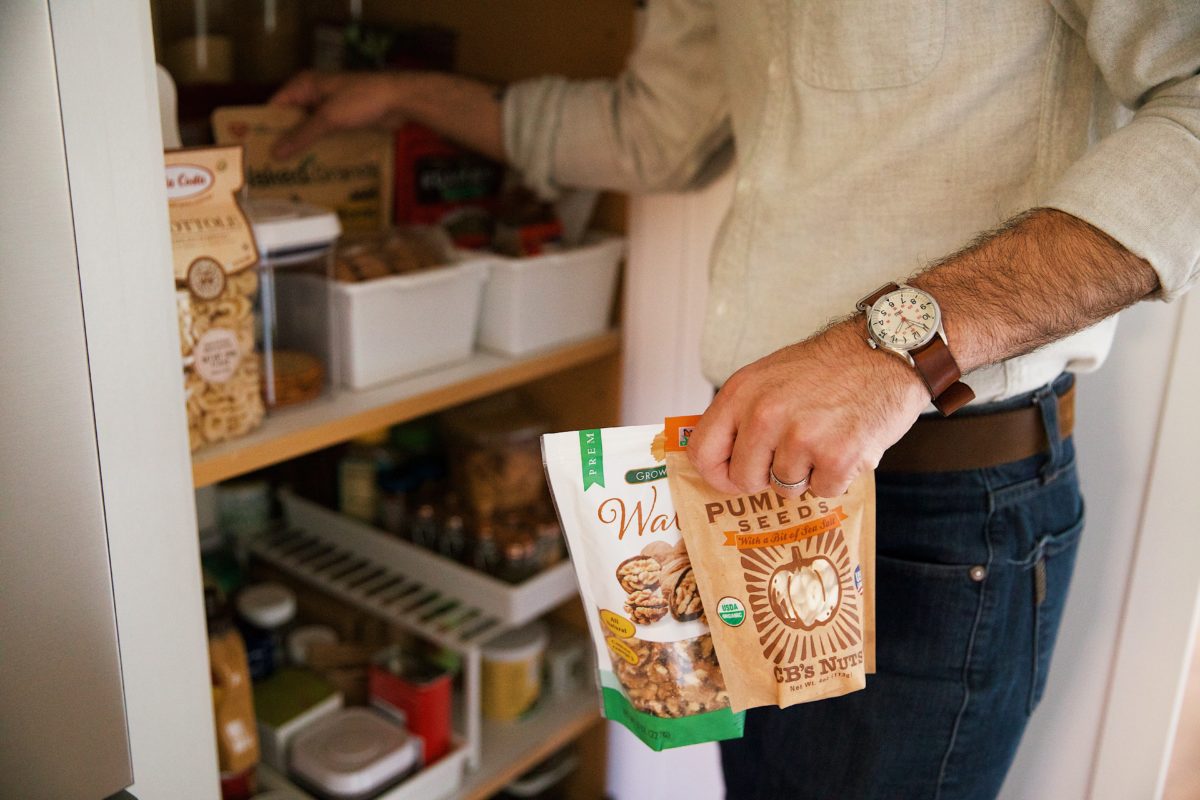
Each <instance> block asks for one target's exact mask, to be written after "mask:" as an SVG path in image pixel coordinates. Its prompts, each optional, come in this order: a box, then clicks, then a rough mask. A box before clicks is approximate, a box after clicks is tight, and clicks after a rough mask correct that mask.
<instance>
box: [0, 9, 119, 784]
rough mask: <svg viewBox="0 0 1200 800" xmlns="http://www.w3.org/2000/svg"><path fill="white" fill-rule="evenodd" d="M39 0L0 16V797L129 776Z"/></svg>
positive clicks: (75, 278)
mask: <svg viewBox="0 0 1200 800" xmlns="http://www.w3.org/2000/svg"><path fill="white" fill-rule="evenodd" d="M55 72H56V71H55V64H54V48H53V42H52V39H51V30H50V18H49V15H48V13H47V8H46V4H45V0H18V2H12V3H7V4H6V5H5V8H4V12H3V19H2V20H0V108H2V109H4V111H3V113H2V114H0V142H4V156H3V158H0V205H2V206H3V207H2V208H0V269H2V270H3V282H2V284H0V285H2V286H3V290H2V291H0V342H3V343H4V357H3V361H2V363H3V364H4V378H3V380H0V408H3V409H4V411H3V414H0V520H2V521H3V522H2V530H0V709H2V710H0V797H22V798H31V799H33V798H42V797H44V798H47V799H48V800H50V799H51V798H52V799H53V800H73V798H79V799H80V800H90V799H91V798H95V797H105V796H107V795H109V794H112V793H113V792H116V791H118V790H120V789H123V788H124V787H126V786H128V785H129V784H130V783H132V782H133V776H132V769H131V765H130V759H129V747H128V744H129V740H128V733H127V729H126V720H125V702H124V697H123V692H122V685H121V664H120V657H119V654H118V650H117V627H116V614H115V610H114V607H113V593H112V581H111V577H110V568H109V554H108V536H107V529H106V525H105V519H104V504H103V501H102V499H101V486H100V465H99V458H98V453H97V452H96V427H95V419H94V416H93V409H92V397H91V388H90V386H89V377H88V363H87V348H86V343H85V341H84V331H83V307H82V303H81V300H80V288H79V265H78V263H77V261H76V258H75V248H74V242H75V230H74V225H73V222H72V219H71V195H70V185H69V183H68V180H67V172H66V164H65V155H66V152H65V146H64V143H63V137H62V121H61V118H60V116H59V108H58V102H57V98H56V91H55V83H56V74H55Z"/></svg>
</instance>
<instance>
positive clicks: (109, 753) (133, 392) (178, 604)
mask: <svg viewBox="0 0 1200 800" xmlns="http://www.w3.org/2000/svg"><path fill="white" fill-rule="evenodd" d="M0 64H2V65H3V75H2V76H0V77H2V78H3V80H0V109H2V110H0V142H3V143H4V154H3V157H0V176H3V177H2V178H0V181H2V183H3V187H2V189H0V205H2V206H3V208H2V209H0V225H2V226H4V227H3V232H2V234H0V254H3V257H2V258H0V271H2V273H3V276H4V277H3V288H2V289H0V304H2V305H3V311H0V327H2V328H3V333H2V338H0V341H2V342H3V347H4V356H3V361H2V362H0V363H3V364H4V366H5V372H4V377H3V378H2V379H0V386H2V387H3V388H2V389H0V394H2V395H3V403H4V413H3V415H0V420H2V421H0V426H2V430H3V441H0V445H2V446H0V459H2V460H3V462H4V468H3V476H2V477H3V480H2V481H0V486H2V488H0V494H2V495H3V499H2V500H0V520H3V523H2V524H3V528H4V531H3V536H2V537H0V598H3V602H0V617H3V616H4V615H6V614H9V613H10V612H12V611H14V610H18V611H23V612H24V613H25V614H27V615H29V616H28V617H22V618H18V622H19V623H20V624H23V625H27V626H28V625H30V624H32V622H31V621H32V620H33V619H37V618H38V617H39V615H41V623H42V624H40V626H39V631H40V634H41V638H40V639H38V640H36V641H30V642H27V643H26V644H24V645H21V646H19V647H18V646H16V645H14V642H13V641H11V640H10V639H9V637H8V636H7V635H3V634H0V685H4V684H5V682H7V681H11V680H14V675H13V672H12V670H11V668H10V664H11V663H13V660H14V659H21V660H23V661H25V662H26V663H28V662H30V661H33V660H35V659H36V660H37V662H38V663H39V664H40V671H37V672H33V671H29V672H27V673H26V674H28V675H32V676H34V677H36V678H37V679H38V680H39V681H40V682H41V683H39V684H38V685H39V686H40V687H41V688H43V689H46V690H47V691H45V692H44V694H45V696H46V701H47V703H48V705H45V706H39V708H40V711H37V713H36V714H35V713H34V711H33V710H32V709H31V710H30V712H29V713H30V714H31V716H30V719H31V720H33V722H32V723H31V725H33V727H30V728H26V727H25V726H24V725H22V726H21V727H20V728H17V729H13V728H10V725H11V724H12V720H13V719H14V717H13V716H12V714H11V713H10V709H11V708H12V706H11V705H10V703H9V695H8V694H7V692H8V691H9V689H8V688H6V689H0V692H5V694H4V696H3V698H0V708H2V709H3V711H0V753H3V754H4V755H5V756H7V754H8V753H9V752H11V751H10V750H9V749H8V748H10V747H13V746H14V745H16V744H17V743H19V742H21V741H23V740H24V739H25V737H27V736H28V735H29V734H30V733H31V732H33V731H35V730H40V727H39V726H43V727H46V728H49V727H50V726H57V729H58V730H60V731H61V733H60V734H57V735H50V734H47V735H45V736H44V738H43V739H41V740H40V741H39V742H38V743H37V744H38V746H37V747H30V751H31V755H30V760H26V759H21V760H20V761H19V763H16V764H13V763H11V762H10V761H8V760H7V758H0V760H2V761H3V764H2V765H0V797H4V798H8V797H14V798H16V797H20V798H36V797H38V796H39V795H38V794H37V793H34V792H31V791H30V788H29V787H30V786H36V785H39V784H32V783H27V784H25V785H24V786H22V788H21V791H8V784H6V783H4V781H6V780H12V779H15V778H16V777H19V776H21V775H26V776H28V775H30V774H31V773H30V772H29V770H32V769H33V768H34V765H33V763H32V759H33V758H40V759H43V760H44V763H46V764H47V765H48V766H49V767H53V768H54V775H55V778H56V779H61V780H64V781H65V780H68V779H72V780H74V781H76V782H77V784H76V785H75V786H74V787H73V788H72V790H71V791H66V790H65V789H64V791H62V792H57V791H55V792H51V793H48V794H46V795H44V796H47V797H53V798H54V799H55V800H64V799H65V798H71V797H76V796H78V797H87V798H89V799H94V798H97V797H103V796H106V795H107V794H110V793H111V792H113V791H115V790H116V789H117V788H118V787H120V786H124V785H126V784H127V783H128V782H129V778H130V775H129V772H130V765H132V780H133V783H132V786H130V789H129V791H130V793H131V794H132V795H134V796H136V797H138V798H140V799H141V800H153V799H154V798H180V800H185V799H186V800H193V799H194V800H217V798H219V796H220V791H219V787H218V776H217V763H216V746H215V737H214V733H213V717H212V699H211V689H210V684H209V674H208V651H207V636H206V633H205V623H204V605H203V594H202V588H201V580H200V556H199V543H198V539H197V535H196V519H195V510H194V505H193V503H194V496H193V493H192V490H191V459H190V457H189V453H188V442H187V423H186V419H185V415H184V398H183V386H182V380H181V376H180V361H179V339H178V336H179V334H178V325H177V322H176V312H175V305H174V303H175V300H174V285H173V280H172V275H171V250H170V236H169V228H168V221H167V207H166V196H165V195H166V192H165V187H164V179H163V160H162V138H161V134H160V124H159V114H158V95H157V82H156V75H155V69H154V51H153V44H152V41H151V34H150V9H149V4H148V3H146V2H145V0H6V1H5V2H3V3H0ZM17 146H19V147H20V148H24V149H21V150H17V149H15V147H17ZM51 200H52V201H53V202H52V203H51ZM14 293H16V294H14ZM26 364H27V365H28V366H27V367H25V368H24V369H23V370H21V369H14V366H15V367H18V368H21V367H22V365H26ZM89 426H90V428H91V430H90V431H89V430H88V428H89ZM68 433H69V434H70V437H71V438H70V439H69V440H68V439H67V438H66V437H67V436H68ZM18 445H19V446H18ZM13 487H18V488H16V489H14V488H13ZM14 500H15V501H16V502H19V503H21V504H22V505H21V506H20V507H23V508H25V509H26V511H25V512H24V513H25V515H26V516H25V517H24V518H23V519H24V522H22V524H21V525H20V528H19V529H18V530H17V531H16V534H17V537H18V538H17V540H16V542H15V543H14V540H13V539H11V538H10V534H11V529H10V526H12V527H16V524H15V521H13V518H12V517H11V516H10V508H11V507H12V506H10V501H14ZM81 506H82V507H83V508H84V509H86V512H87V513H86V514H84V513H83V510H81ZM72 514H74V515H76V516H72ZM37 533H40V534H41V535H40V536H39V535H36V534H37ZM10 572H11V573H12V574H15V575H17V576H18V580H20V581H24V582H25V583H24V584H17V586H25V587H27V588H26V590H25V591H26V592H27V594H26V595H25V597H24V598H23V599H22V600H21V601H20V602H19V605H17V606H14V605H13V604H12V603H9V602H8V598H9V597H10V594H9V593H10V592H13V591H15V586H14V585H13V584H10V583H9V574H10ZM77 573H78V574H79V575H84V574H86V575H88V576H90V577H89V578H88V580H89V581H91V583H86V582H85V581H84V580H83V579H82V578H81V577H78V576H77ZM110 576H111V577H110ZM110 580H111V588H108V587H107V584H108V582H109V581H110ZM93 584H94V585H93ZM85 590H87V591H86V593H85ZM114 612H115V623H114ZM5 618H6V619H8V618H9V617H5ZM47 642H48V643H52V644H53V643H56V642H61V643H62V644H63V646H64V649H63V651H62V652H61V653H60V652H57V651H56V650H53V649H52V650H46V649H41V650H39V648H40V647H42V646H43V643H47ZM122 680H123V685H122ZM11 689H12V690H13V691H20V690H21V686H19V685H18V686H12V687H11ZM23 702H29V703H31V704H32V700H28V699H26V700H24V701H23ZM114 704H115V705H114ZM121 706H123V716H124V720H127V721H128V725H127V730H128V733H127V735H126V733H125V729H126V723H125V721H124V720H122V719H121V717H120V716H113V717H112V718H111V719H110V718H108V716H106V718H105V719H104V720H101V719H100V718H98V717H93V716H92V715H93V713H95V710H98V709H100V708H103V709H104V713H105V714H106V715H115V714H117V713H118V712H119V711H120V710H121ZM114 720H120V722H119V724H118V722H116V721H114ZM101 765H104V766H103V768H102V767H101ZM102 776H103V777H105V780H106V785H105V787H104V789H103V791H102V790H101V787H100V786H99V785H95V784H92V783H90V781H97V782H98V781H99V780H100V778H101V777H102ZM110 778H111V780H109V779H110ZM85 782H86V785H87V786H89V787H90V788H89V789H88V790H87V791H86V792H83V789H84V787H85ZM108 783H111V784H112V785H111V786H109V785H107V784H108ZM81 792H83V793H81Z"/></svg>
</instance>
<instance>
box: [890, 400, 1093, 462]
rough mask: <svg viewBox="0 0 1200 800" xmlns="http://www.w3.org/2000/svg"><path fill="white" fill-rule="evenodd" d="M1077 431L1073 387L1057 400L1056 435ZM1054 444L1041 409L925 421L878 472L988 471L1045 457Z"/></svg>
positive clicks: (895, 448)
mask: <svg viewBox="0 0 1200 800" xmlns="http://www.w3.org/2000/svg"><path fill="white" fill-rule="evenodd" d="M1074 429H1075V386H1074V385H1072V386H1071V387H1070V388H1069V389H1067V391H1066V392H1064V393H1063V394H1061V395H1059V398H1058V430H1059V434H1060V435H1061V436H1062V437H1063V438H1064V439H1065V438H1067V437H1068V436H1070V435H1071V431H1073V430H1074ZM1049 447H1050V443H1049V442H1048V441H1046V430H1045V428H1044V427H1043V425H1042V413H1041V410H1040V408H1039V407H1038V406H1037V405H1036V404H1034V403H1030V404H1029V405H1028V406H1025V407H1023V408H1014V409H1011V410H1009V411H997V412H996V413H994V414H975V415H966V416H953V417H934V416H929V417H921V418H920V419H919V420H917V423H916V424H915V425H913V426H912V428H911V429H910V430H909V432H908V433H906V434H904V437H903V438H901V439H900V441H898V442H896V443H895V444H894V445H892V446H891V447H889V448H888V450H887V452H886V453H884V454H883V459H882V460H881V461H880V462H879V471H880V472H949V471H956V470H965V469H984V468H986V467H995V466H999V465H1000V464H1007V463H1009V462H1011V461H1020V460H1021V459H1023V458H1029V457H1030V456H1034V455H1037V454H1039V453H1045V452H1047V450H1049Z"/></svg>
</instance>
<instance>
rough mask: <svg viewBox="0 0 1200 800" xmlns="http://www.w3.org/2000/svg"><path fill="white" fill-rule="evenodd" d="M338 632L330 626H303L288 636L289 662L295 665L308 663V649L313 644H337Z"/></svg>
mask: <svg viewBox="0 0 1200 800" xmlns="http://www.w3.org/2000/svg"><path fill="white" fill-rule="evenodd" d="M337 642H338V635H337V631H335V630H334V629H333V628H331V627H329V626H328V625H301V626H300V627H299V628H296V630H294V631H292V632H291V633H290V634H288V637H287V654H288V660H289V661H291V662H292V663H293V664H297V665H304V664H307V663H308V647H309V645H313V644H337Z"/></svg>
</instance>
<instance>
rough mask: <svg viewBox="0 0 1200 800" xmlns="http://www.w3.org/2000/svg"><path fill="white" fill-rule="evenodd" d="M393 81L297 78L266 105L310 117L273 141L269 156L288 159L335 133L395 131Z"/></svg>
mask: <svg viewBox="0 0 1200 800" xmlns="http://www.w3.org/2000/svg"><path fill="white" fill-rule="evenodd" d="M398 78H399V76H397V75H394V74H389V73H382V72H345V73H333V74H325V73H320V72H311V71H310V72H302V73H300V74H299V75H297V76H296V77H294V78H292V79H291V80H290V81H288V82H287V84H286V85H285V86H284V87H283V88H282V89H280V90H279V91H278V92H276V93H275V96H274V97H272V98H271V105H278V106H300V107H301V108H304V109H306V110H307V111H309V112H310V113H309V115H308V116H307V117H305V119H304V121H302V122H301V123H300V124H299V125H297V126H296V127H295V128H292V130H290V131H288V132H287V133H285V134H284V135H283V136H281V137H279V141H277V142H276V143H275V147H274V148H273V149H272V150H271V155H273V156H274V157H275V158H280V159H284V158H290V157H292V156H294V155H295V154H297V153H299V152H301V151H303V150H306V149H307V148H308V147H310V146H311V145H312V144H313V142H315V141H317V140H318V139H320V138H321V137H322V136H327V135H329V134H331V133H336V132H339V131H352V130H358V129H361V128H381V129H391V128H396V127H399V126H400V124H401V123H403V122H404V117H403V115H402V114H401V113H400V110H399V109H398V108H397V107H396V103H397V100H398V94H399V91H398V89H399V87H398V85H397V84H398Z"/></svg>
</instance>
